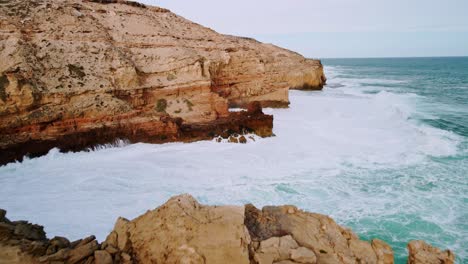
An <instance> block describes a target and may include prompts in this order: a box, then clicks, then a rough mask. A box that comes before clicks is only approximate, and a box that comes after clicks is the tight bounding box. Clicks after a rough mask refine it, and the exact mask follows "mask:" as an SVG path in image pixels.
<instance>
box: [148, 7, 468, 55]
mask: <svg viewBox="0 0 468 264" xmlns="http://www.w3.org/2000/svg"><path fill="white" fill-rule="evenodd" d="M139 1H140V2H143V3H146V4H151V5H158V6H161V7H165V8H168V9H170V10H171V11H173V12H175V13H177V14H179V15H181V16H183V17H185V18H187V19H190V20H192V21H194V22H197V23H200V24H202V25H204V26H207V27H210V28H212V29H214V30H216V31H218V32H220V33H225V34H233V35H241V36H250V37H254V38H256V39H258V40H261V41H264V42H271V43H274V44H278V45H281V46H283V47H287V48H290V49H293V50H296V51H299V52H301V53H303V54H304V55H306V56H308V57H318V58H326V57H400V56H403V57H407V56H457V55H464V56H467V55H468V0H320V1H318V0H288V1H286V0H282V1H280V0H232V1H221V0H196V1H195V0H139Z"/></svg>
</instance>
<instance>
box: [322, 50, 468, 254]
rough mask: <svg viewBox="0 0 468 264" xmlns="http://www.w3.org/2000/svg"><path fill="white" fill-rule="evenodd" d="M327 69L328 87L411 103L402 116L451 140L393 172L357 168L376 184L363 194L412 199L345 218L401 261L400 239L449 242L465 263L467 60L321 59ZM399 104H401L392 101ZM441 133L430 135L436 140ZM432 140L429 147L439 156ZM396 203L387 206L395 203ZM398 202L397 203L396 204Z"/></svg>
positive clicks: (467, 224)
mask: <svg viewBox="0 0 468 264" xmlns="http://www.w3.org/2000/svg"><path fill="white" fill-rule="evenodd" d="M322 63H323V64H324V65H325V67H326V68H327V69H328V71H327V72H328V73H331V74H330V75H329V76H328V77H329V81H328V83H329V87H336V89H343V90H348V91H352V92H356V93H357V94H369V95H372V94H375V95H386V96H388V100H393V99H394V98H393V96H394V95H396V96H398V97H399V98H400V99H401V100H404V101H405V105H406V106H407V107H409V109H407V112H405V113H404V114H405V115H407V118H408V119H409V120H411V122H413V123H416V124H419V125H421V126H424V127H429V128H431V127H432V128H436V129H440V130H443V131H446V133H447V134H446V135H444V134H441V137H444V136H447V137H450V138H451V140H455V141H457V142H456V151H454V152H452V153H450V154H448V155H431V154H427V153H426V154H427V156H426V158H425V159H424V160H423V161H421V162H418V163H415V164H411V165H409V166H402V167H398V168H396V169H392V168H385V169H381V170H371V171H366V172H363V171H357V172H356V173H357V174H362V173H365V174H368V173H372V174H373V177H374V178H373V179H372V181H373V183H369V184H370V185H374V187H375V188H373V187H369V185H367V184H366V186H363V188H367V189H368V190H367V191H368V192H369V193H368V195H370V196H372V195H375V196H376V199H381V198H382V196H381V195H379V194H378V193H377V192H379V190H382V189H381V188H378V187H377V186H386V187H387V188H390V189H393V191H388V192H386V193H387V196H386V197H383V198H384V199H385V198H388V199H395V201H397V200H399V199H410V201H409V202H406V203H404V206H402V203H399V202H394V203H392V202H390V203H388V206H389V208H388V210H389V211H392V213H389V214H388V215H385V216H382V217H380V218H379V219H378V220H376V219H375V218H365V217H364V218H362V219H356V220H349V221H346V223H347V224H348V225H350V226H351V227H353V228H354V229H355V230H356V231H357V232H358V233H360V234H361V235H363V236H364V238H366V239H371V238H373V237H381V238H382V239H384V240H386V241H389V242H390V243H391V244H392V246H393V247H394V249H395V250H396V254H397V263H405V255H406V252H405V246H406V245H405V241H403V240H404V239H403V238H406V240H411V239H424V240H426V241H428V242H430V243H432V244H434V245H436V246H440V247H444V248H446V247H449V248H451V249H453V250H454V251H455V253H456V254H457V256H458V258H457V262H458V263H468V57H453V58H385V59H324V60H322ZM395 103H396V104H398V103H399V101H396V102H395ZM437 140H438V138H434V141H437ZM439 150H440V151H443V150H442V149H440V145H438V144H436V142H434V149H432V150H431V151H430V152H433V153H434V154H437V152H438V151H439ZM392 204H393V205H394V206H397V207H398V208H391V207H392V206H393V205H392ZM399 206H401V207H399Z"/></svg>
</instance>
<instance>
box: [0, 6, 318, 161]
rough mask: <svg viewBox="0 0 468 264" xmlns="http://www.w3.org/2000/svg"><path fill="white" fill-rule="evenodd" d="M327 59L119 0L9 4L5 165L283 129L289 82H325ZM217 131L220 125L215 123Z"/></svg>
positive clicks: (4, 49)
mask: <svg viewBox="0 0 468 264" xmlns="http://www.w3.org/2000/svg"><path fill="white" fill-rule="evenodd" d="M324 82H325V77H324V74H323V68H322V65H321V63H320V61H317V60H309V59H305V58H304V57H302V56H301V55H299V54H296V53H294V52H291V51H288V50H285V49H281V48H279V47H276V46H273V45H270V44H263V43H260V42H257V41H255V40H253V39H248V38H242V37H235V36H227V35H221V34H218V33H216V32H215V31H213V30H211V29H208V28H205V27H202V26H200V25H198V24H195V23H193V22H190V21H188V20H186V19H184V18H182V17H180V16H177V15H175V14H173V13H171V12H170V11H169V10H166V9H162V8H158V7H152V6H145V5H142V4H138V3H134V2H130V1H120V0H119V1H117V0H91V1H80V0H62V1H56V0H27V1H24V0H9V1H0V131H1V132H2V133H0V153H1V154H0V164H4V163H6V162H9V161H12V160H14V159H19V158H21V157H22V156H23V155H24V154H27V153H29V154H30V155H32V156H36V155H41V154H44V153H46V152H47V151H48V150H49V149H51V148H53V147H59V148H61V149H62V150H80V149H83V148H85V147H89V146H92V145H95V144H102V143H109V142H112V141H114V140H115V139H119V138H120V139H128V140H129V141H130V142H167V141H191V140H197V139H204V138H209V137H213V136H214V135H215V133H217V132H218V131H219V130H223V129H224V131H221V132H223V133H225V132H227V131H232V132H235V133H241V132H242V130H244V129H246V130H251V131H253V132H255V133H257V134H260V135H262V136H269V135H271V128H272V125H273V124H272V122H271V120H272V117H270V116H268V115H264V114H263V113H261V111H260V112H258V113H256V114H255V115H251V114H245V113H244V114H238V113H230V112H229V111H228V108H229V107H230V106H242V107H244V106H246V105H247V104H249V103H251V102H255V101H258V102H260V103H261V105H263V106H265V105H268V106H287V105H288V103H289V101H288V89H289V88H298V89H321V87H322V86H323V84H324ZM212 130H214V131H212Z"/></svg>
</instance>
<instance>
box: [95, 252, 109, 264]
mask: <svg viewBox="0 0 468 264" xmlns="http://www.w3.org/2000/svg"><path fill="white" fill-rule="evenodd" d="M94 261H95V264H112V263H113V260H112V256H111V255H110V254H109V252H107V251H105V250H96V251H94Z"/></svg>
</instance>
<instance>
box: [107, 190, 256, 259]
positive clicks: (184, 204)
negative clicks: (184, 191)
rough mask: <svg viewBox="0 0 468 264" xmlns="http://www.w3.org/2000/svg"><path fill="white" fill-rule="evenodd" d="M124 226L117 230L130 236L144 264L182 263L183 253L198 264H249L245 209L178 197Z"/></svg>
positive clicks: (137, 254) (185, 196)
mask: <svg viewBox="0 0 468 264" xmlns="http://www.w3.org/2000/svg"><path fill="white" fill-rule="evenodd" d="M116 226H117V225H116ZM124 226H125V228H122V226H120V224H119V226H118V227H117V228H118V229H124V230H126V231H127V232H128V235H129V240H130V241H131V245H132V248H131V249H130V250H131V251H132V252H133V254H132V255H134V256H135V257H136V258H137V259H138V260H139V261H140V262H141V263H152V262H156V263H181V262H180V261H182V259H183V258H185V257H183V255H184V254H182V253H183V252H190V254H189V256H190V259H192V260H193V261H195V263H197V262H196V260H197V259H199V258H198V257H197V256H203V259H204V260H205V263H246V264H247V263H249V251H248V245H249V244H250V238H249V234H248V232H247V230H246V229H245V226H244V208H243V207H242V206H221V207H217V206H203V205H200V204H199V203H198V202H197V201H196V200H195V199H193V197H191V196H189V195H182V196H176V197H174V198H171V199H170V200H169V201H168V202H167V203H165V204H164V205H162V206H161V207H159V208H158V209H156V210H153V211H149V212H147V213H146V214H144V215H142V216H140V217H138V218H136V219H134V220H132V221H130V222H127V223H125V225H124ZM169 260H170V262H169Z"/></svg>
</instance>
